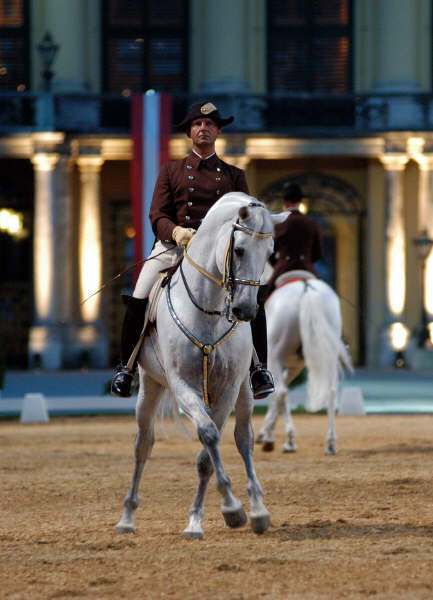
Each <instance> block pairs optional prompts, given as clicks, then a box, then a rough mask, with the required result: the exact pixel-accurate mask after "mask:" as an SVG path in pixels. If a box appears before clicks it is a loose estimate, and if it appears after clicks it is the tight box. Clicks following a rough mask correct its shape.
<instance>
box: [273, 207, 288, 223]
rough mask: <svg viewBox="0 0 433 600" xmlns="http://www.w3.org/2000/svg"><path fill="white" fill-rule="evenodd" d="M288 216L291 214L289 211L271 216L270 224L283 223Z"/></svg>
mask: <svg viewBox="0 0 433 600" xmlns="http://www.w3.org/2000/svg"><path fill="white" fill-rule="evenodd" d="M290 214H291V213H290V210H287V211H285V212H282V213H274V214H271V219H272V223H273V224H274V225H278V223H284V221H285V220H286V219H287V217H288V216H289V215H290Z"/></svg>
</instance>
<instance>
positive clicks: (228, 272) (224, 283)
mask: <svg viewBox="0 0 433 600" xmlns="http://www.w3.org/2000/svg"><path fill="white" fill-rule="evenodd" d="M249 206H261V205H260V204H254V203H251V204H249ZM236 231H242V232H243V233H246V234H247V235H250V236H252V237H255V238H269V237H272V236H273V232H267V231H255V230H254V229H251V228H250V227H247V226H246V225H244V224H242V223H239V218H238V219H237V220H236V222H235V223H232V230H231V234H230V239H229V242H228V244H227V248H226V250H225V253H224V274H223V278H222V279H219V278H218V277H215V275H213V274H212V273H209V271H207V270H206V269H204V268H203V267H202V266H200V265H199V264H198V263H197V262H195V260H194V259H192V258H191V256H190V255H189V254H188V246H189V244H188V246H186V247H185V249H184V258H186V259H187V261H188V262H189V263H190V265H191V266H192V267H194V269H196V271H198V272H199V273H201V275H203V276H204V277H206V278H207V279H209V280H210V281H212V282H213V283H215V285H217V286H219V287H222V288H224V289H225V290H226V291H227V293H228V296H229V301H230V300H231V299H232V297H233V293H234V288H235V285H251V286H254V287H259V286H260V280H257V279H242V278H240V277H235V276H234V273H233V246H234V236H235V232H236Z"/></svg>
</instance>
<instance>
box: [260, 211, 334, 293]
mask: <svg viewBox="0 0 433 600" xmlns="http://www.w3.org/2000/svg"><path fill="white" fill-rule="evenodd" d="M274 250H275V257H276V262H275V264H274V272H273V274H272V277H271V279H270V281H269V286H270V288H271V289H270V291H272V288H273V287H274V284H275V280H276V279H277V278H278V277H279V276H280V275H282V274H283V273H286V272H287V271H294V270H298V269H301V270H303V271H310V272H311V273H315V271H314V265H313V263H314V262H316V260H320V259H321V258H322V256H323V255H322V242H321V235H320V230H319V227H318V226H317V224H316V222H315V221H313V219H311V218H310V217H307V216H306V215H303V214H302V213H301V212H299V211H298V210H294V211H292V213H291V214H290V215H289V217H288V218H287V219H286V220H285V221H284V223H280V224H279V225H277V226H276V227H275V246H274Z"/></svg>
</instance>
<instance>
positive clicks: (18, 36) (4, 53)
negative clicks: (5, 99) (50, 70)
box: [0, 0, 29, 92]
mask: <svg viewBox="0 0 433 600" xmlns="http://www.w3.org/2000/svg"><path fill="white" fill-rule="evenodd" d="M28 15H29V6H28V0H0V90H3V91H5V90H7V91H19V92H23V91H25V90H26V89H27V87H28V84H29V16H28Z"/></svg>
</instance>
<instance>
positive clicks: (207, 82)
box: [0, 0, 433, 369]
mask: <svg viewBox="0 0 433 600" xmlns="http://www.w3.org/2000/svg"><path fill="white" fill-rule="evenodd" d="M432 22H433V16H432V1H431V0H333V1H330V0H314V1H312V0H311V1H309V0H303V1H302V2H300V1H298V0H236V2H233V1H232V0H219V1H218V2H212V1H210V0H159V1H158V2H156V1H155V0H92V2H89V1H88V0H73V1H71V0H0V251H1V262H2V269H1V275H0V310H1V325H0V328H1V329H0V334H1V337H2V340H3V344H2V347H3V352H4V354H5V360H6V363H7V364H8V366H9V367H15V368H18V367H26V366H40V367H42V368H55V369H56V368H65V367H77V366H92V367H106V366H108V365H110V364H113V363H114V362H115V361H116V358H117V343H118V339H119V333H120V332H119V329H120V322H121V315H122V307H121V302H120V293H121V291H125V290H128V289H130V288H131V286H132V276H131V275H130V274H127V275H126V276H124V277H122V278H119V279H116V281H115V282H114V284H112V285H108V286H107V287H105V288H104V290H103V291H102V292H101V293H100V294H96V295H95V296H93V297H92V298H90V299H88V300H86V299H87V298H88V296H90V295H91V294H92V293H93V292H94V291H96V290H98V289H99V288H100V287H102V286H103V284H104V283H105V282H108V281H109V280H110V279H111V278H112V277H114V276H115V275H116V274H117V273H119V272H121V271H122V270H123V269H125V268H126V267H127V266H129V265H130V264H131V263H132V262H133V251H132V246H133V236H134V231H133V227H132V217H131V208H130V204H131V203H130V187H131V186H130V163H131V158H132V144H131V137H130V100H131V94H132V93H144V92H146V91H147V90H156V91H165V92H168V93H170V94H172V95H173V106H174V114H173V122H177V121H179V120H180V119H181V117H182V116H183V114H184V112H185V109H186V107H187V105H188V104H189V103H191V102H193V101H195V100H198V99H208V98H210V99H212V100H213V101H214V102H215V103H216V104H217V105H218V106H219V108H220V110H221V112H222V113H223V114H233V115H235V117H236V120H235V123H234V124H233V125H232V126H231V127H230V128H227V130H224V134H223V135H222V137H221V139H219V141H218V144H219V145H218V153H219V154H220V155H221V156H222V157H223V158H224V159H225V160H227V161H228V162H231V163H233V164H236V165H238V166H240V167H241V168H244V169H245V170H246V173H247V179H248V183H249V186H250V190H251V193H252V194H253V195H255V196H257V197H258V198H261V199H263V200H265V201H266V202H268V203H269V204H270V206H271V207H275V208H277V207H278V206H279V203H280V202H281V196H282V192H283V189H284V187H285V186H286V185H287V184H288V183H290V182H298V183H300V184H301V185H302V187H303V189H304V191H305V195H306V205H307V207H308V210H309V211H310V213H311V214H312V215H313V216H314V218H316V219H318V221H319V222H320V224H321V226H322V229H323V233H324V245H325V261H324V262H323V264H322V265H319V268H320V270H321V273H322V275H323V277H324V278H325V279H326V280H327V281H329V282H330V283H331V285H333V287H334V288H335V289H336V291H337V292H338V294H339V295H340V297H341V300H342V310H343V319H344V335H345V339H346V340H347V343H348V344H349V346H350V348H351V351H352V354H353V356H354V358H355V362H356V363H357V364H360V365H368V366H371V367H388V366H392V365H394V364H396V361H397V363H398V361H400V363H401V360H402V359H404V360H405V361H406V362H407V364H409V365H410V366H411V367H413V368H425V367H431V366H432V365H433V352H432V350H431V342H430V338H429V336H430V333H431V334H432V336H433V330H432V329H431V328H430V321H433V256H432V255H429V256H428V257H427V258H426V259H425V260H423V259H421V258H419V257H418V256H417V247H418V248H419V246H421V247H423V240H424V242H425V240H427V241H428V239H429V237H433V218H432V217H433V91H432V85H433V83H432V57H433V36H432ZM47 33H48V34H49V36H48V37H46V34H47ZM56 45H58V48H57V49H56V47H55V46H56ZM53 57H54V60H53V62H51V64H50V61H52V59H53ZM188 141H189V140H188V139H187V138H186V137H185V136H182V135H179V134H177V133H176V132H175V131H173V136H172V139H171V143H170V152H171V155H172V157H173V158H180V157H182V156H184V154H185V153H187V152H188V149H189V144H188ZM421 232H423V235H422V236H420V233H421ZM414 240H418V246H417V245H416V244H415V243H414ZM420 240H421V241H420ZM424 245H425V244H424ZM427 245H428V242H427ZM85 300H86V301H85ZM84 301H85V302H84Z"/></svg>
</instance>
